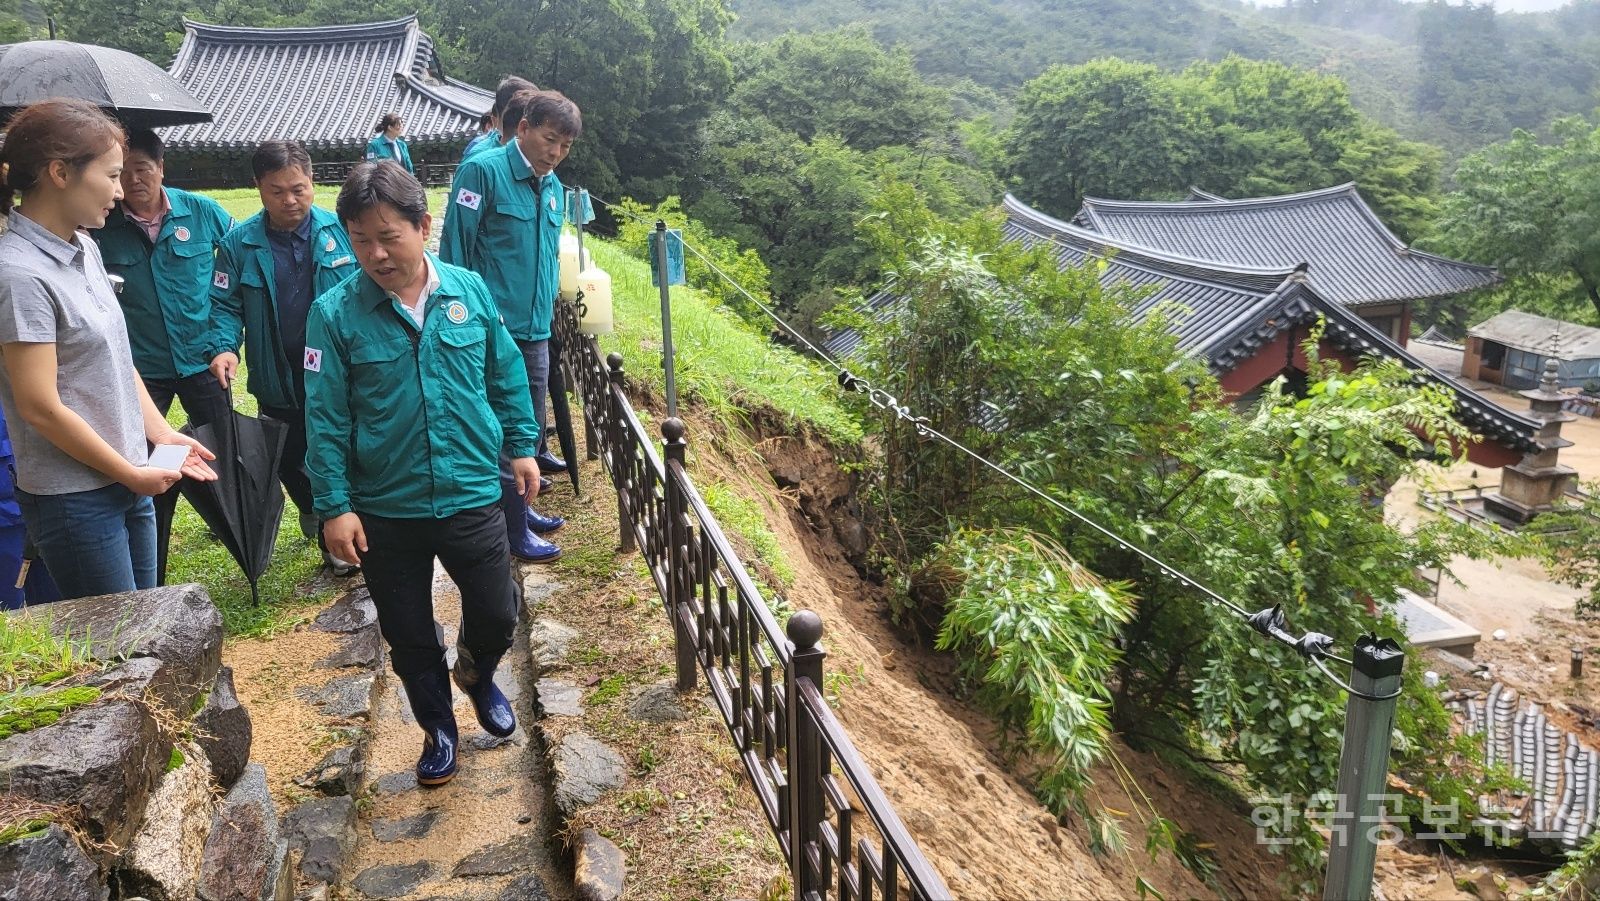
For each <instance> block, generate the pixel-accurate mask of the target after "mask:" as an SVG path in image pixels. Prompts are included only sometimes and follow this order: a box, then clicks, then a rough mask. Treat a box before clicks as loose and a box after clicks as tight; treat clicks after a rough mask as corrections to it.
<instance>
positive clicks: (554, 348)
mask: <svg viewBox="0 0 1600 901" xmlns="http://www.w3.org/2000/svg"><path fill="white" fill-rule="evenodd" d="M550 418H551V419H552V420H554V422H555V426H556V438H557V439H559V440H560V442H561V459H563V460H566V461H567V478H569V479H571V480H572V493H573V494H577V493H578V439H577V438H576V437H575V436H574V435H573V433H572V406H571V404H569V403H568V402H567V377H566V374H565V373H564V372H563V371H562V368H561V339H560V338H558V337H556V335H555V333H554V332H551V334H550Z"/></svg>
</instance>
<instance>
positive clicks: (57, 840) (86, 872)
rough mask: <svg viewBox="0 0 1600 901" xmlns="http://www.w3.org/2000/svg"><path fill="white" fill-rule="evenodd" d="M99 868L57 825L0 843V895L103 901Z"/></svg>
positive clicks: (104, 891) (57, 900) (105, 893)
mask: <svg viewBox="0 0 1600 901" xmlns="http://www.w3.org/2000/svg"><path fill="white" fill-rule="evenodd" d="M109 896H110V890H109V889H107V888H106V883H105V880H103V879H101V878H100V870H99V868H98V867H96V866H95V865H94V861H92V860H90V859H89V856H88V855H87V854H84V853H83V849H82V848H80V847H78V843H77V842H76V841H74V840H73V838H72V836H70V835H68V834H67V833H66V832H65V831H63V830H62V828H61V827H60V826H51V827H49V828H48V829H46V830H44V831H43V832H40V833H37V834H35V835H30V836H28V837H27V838H19V839H17V840H15V841H9V842H6V843H4V844H0V898H17V899H27V898H49V899H51V901H106V898H107V897H109Z"/></svg>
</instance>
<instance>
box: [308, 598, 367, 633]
mask: <svg viewBox="0 0 1600 901" xmlns="http://www.w3.org/2000/svg"><path fill="white" fill-rule="evenodd" d="M377 621H378V608H377V606H376V605H374V604H373V603H372V595H370V594H368V593H367V590H366V589H365V588H358V589H356V590H355V591H352V592H350V593H349V594H347V595H345V596H344V597H342V598H340V599H338V600H337V601H334V602H333V603H332V604H331V605H329V607H328V609H326V610H324V611H322V612H321V613H319V614H317V618H316V620H314V621H313V622H312V623H311V628H312V629H314V630H316V631H318V632H338V633H341V634H348V633H350V632H359V631H361V630H362V629H365V628H367V627H368V626H371V625H373V624H374V623H376V622H377Z"/></svg>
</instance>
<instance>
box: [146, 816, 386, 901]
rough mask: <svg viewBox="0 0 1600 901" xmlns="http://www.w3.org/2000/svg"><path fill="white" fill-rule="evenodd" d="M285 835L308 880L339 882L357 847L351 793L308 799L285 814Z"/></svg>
mask: <svg viewBox="0 0 1600 901" xmlns="http://www.w3.org/2000/svg"><path fill="white" fill-rule="evenodd" d="M283 837H284V840H285V841H287V842H288V843H289V850H290V851H291V852H295V851H298V852H300V875H301V876H302V877H304V878H305V881H307V882H313V883H315V882H327V883H331V884H338V882H339V880H340V878H341V877H342V876H343V875H344V868H345V867H346V866H349V864H350V855H351V854H353V853H355V849H356V802H355V801H353V800H351V799H350V797H349V796H341V797H337V798H318V799H317V800H314V801H307V802H306V803H304V804H301V805H300V806H299V807H296V808H295V809H294V810H291V811H289V814H288V816H285V817H284V818H283ZM152 901H154V899H152Z"/></svg>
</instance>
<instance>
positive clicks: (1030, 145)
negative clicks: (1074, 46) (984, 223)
mask: <svg viewBox="0 0 1600 901" xmlns="http://www.w3.org/2000/svg"><path fill="white" fill-rule="evenodd" d="M1195 137H1196V123H1195V122H1194V121H1193V120H1192V118H1191V117H1190V116H1189V115H1188V114H1187V113H1186V111H1185V110H1184V109H1183V107H1182V105H1181V103H1180V101H1179V97H1178V92H1177V90H1176V89H1175V87H1174V85H1173V84H1172V80H1171V78H1170V77H1169V76H1167V75H1166V74H1165V73H1163V72H1162V71H1161V70H1160V69H1157V68H1156V67H1155V66H1151V65H1146V64H1141V63H1130V62H1126V61H1123V60H1118V59H1102V60H1096V61H1094V62H1090V63H1085V64H1083V65H1081V66H1055V67H1053V68H1051V69H1049V70H1048V71H1046V72H1045V73H1044V74H1043V75H1040V76H1039V77H1038V78H1036V79H1034V80H1033V81H1030V82H1028V83H1027V84H1026V85H1024V86H1023V88H1022V95H1021V97H1020V98H1018V101H1017V117H1016V120H1015V122H1014V123H1013V124H1012V127H1011V131H1010V133H1009V135H1008V137H1007V140H1006V144H1007V146H1008V147H1009V148H1010V153H1009V156H1010V168H1009V170H1008V172H1007V175H1008V176H1009V177H1010V179H1011V180H1012V181H1013V182H1015V183H1018V184H1021V185H1024V186H1026V190H1027V200H1028V202H1029V203H1031V204H1033V205H1035V206H1038V207H1040V208H1042V209H1044V210H1047V211H1049V212H1051V213H1054V214H1056V215H1060V216H1071V215H1072V214H1073V213H1075V212H1076V211H1077V207H1078V205H1079V204H1080V203H1081V202H1082V201H1083V197H1084V195H1086V194H1093V195H1096V196H1100V197H1114V198H1122V199H1132V198H1140V197H1159V196H1163V195H1168V194H1176V193H1180V192H1181V191H1182V190H1183V189H1184V187H1185V186H1186V178H1187V174H1188V172H1189V171H1190V156H1191V154H1192V153H1193V151H1194V147H1195V143H1196V142H1195Z"/></svg>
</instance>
